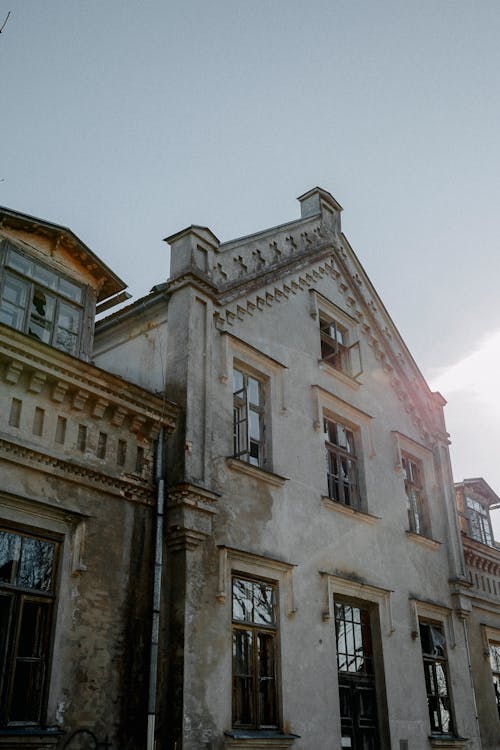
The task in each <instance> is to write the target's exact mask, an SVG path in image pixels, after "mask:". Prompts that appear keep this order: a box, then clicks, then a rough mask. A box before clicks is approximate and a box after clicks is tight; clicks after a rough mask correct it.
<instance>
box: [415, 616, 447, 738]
mask: <svg viewBox="0 0 500 750" xmlns="http://www.w3.org/2000/svg"><path fill="white" fill-rule="evenodd" d="M419 629H420V643H421V646H422V658H423V661H424V673H425V687H426V691H427V705H428V707H429V718H430V722H431V731H432V732H434V733H437V734H453V717H452V713H451V699H450V688H449V678H448V658H447V655H446V638H445V636H444V633H443V628H442V626H441V625H440V624H436V623H429V622H420V623H419Z"/></svg>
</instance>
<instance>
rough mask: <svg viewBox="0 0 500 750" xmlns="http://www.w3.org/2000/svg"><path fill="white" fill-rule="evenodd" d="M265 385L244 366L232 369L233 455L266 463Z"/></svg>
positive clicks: (257, 463) (258, 464)
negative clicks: (239, 368) (247, 371)
mask: <svg viewBox="0 0 500 750" xmlns="http://www.w3.org/2000/svg"><path fill="white" fill-rule="evenodd" d="M264 415H265V410H264V386H263V384H262V383H261V381H260V380H257V379H256V378H254V377H252V376H251V375H248V374H247V373H245V372H242V371H241V370H237V369H234V370H233V450H234V457H235V458H240V459H242V460H243V461H247V462H248V463H250V464H253V465H254V466H263V465H264V464H265V462H266V461H265V451H264V430H265V425H264Z"/></svg>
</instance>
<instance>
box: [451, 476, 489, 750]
mask: <svg viewBox="0 0 500 750" xmlns="http://www.w3.org/2000/svg"><path fill="white" fill-rule="evenodd" d="M455 489H456V498H457V509H458V515H459V519H460V536H461V539H462V544H463V549H464V555H465V563H466V566H467V568H466V569H467V578H468V584H465V586H464V591H463V601H464V602H465V603H466V606H467V604H468V607H467V610H466V617H467V621H468V632H469V640H470V659H471V667H472V677H473V681H474V690H475V696H476V702H477V714H478V720H479V726H480V729H481V740H482V747H483V748H484V750H493V748H497V747H498V746H499V744H500V719H499V717H500V548H499V546H498V545H497V544H496V543H495V539H494V536H493V529H492V525H491V517H490V511H491V510H492V509H494V508H498V507H500V498H499V497H498V496H497V495H496V494H495V493H494V492H493V490H492V489H491V487H490V486H489V485H488V483H487V482H486V481H485V480H484V479H482V478H475V479H464V480H463V481H462V482H459V483H457V484H456V485H455Z"/></svg>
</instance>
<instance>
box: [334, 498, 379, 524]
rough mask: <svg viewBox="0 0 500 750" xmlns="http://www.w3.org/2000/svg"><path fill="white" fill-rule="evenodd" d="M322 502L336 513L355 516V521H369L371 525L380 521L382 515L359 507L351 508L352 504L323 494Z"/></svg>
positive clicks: (350, 516)
mask: <svg viewBox="0 0 500 750" xmlns="http://www.w3.org/2000/svg"><path fill="white" fill-rule="evenodd" d="M321 503H322V505H323V507H324V508H326V509H327V510H332V511H335V512H336V513H340V514H341V515H343V516H348V517H349V518H353V519H354V520H355V521H361V522H362V523H367V524H369V525H370V526H373V525H374V524H376V523H377V521H380V516H374V515H372V514H371V513H366V512H365V511H363V510H358V509H357V508H351V506H350V505H344V504H343V503H338V502H336V501H335V500H332V499H331V497H327V496H326V495H323V496H322V497H321Z"/></svg>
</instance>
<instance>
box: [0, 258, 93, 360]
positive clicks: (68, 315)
mask: <svg viewBox="0 0 500 750" xmlns="http://www.w3.org/2000/svg"><path fill="white" fill-rule="evenodd" d="M5 248H6V249H5ZM2 263H3V266H4V268H3V274H2V278H1V279H0V322H1V323H5V324H6V325H8V326H11V327H12V328H16V329H17V330H18V331H23V332H24V333H27V334H28V335H29V336H32V337H33V338H35V339H38V340H39V341H43V342H44V343H46V344H51V345H52V346H54V347H56V348H57V349H62V350H63V351H66V352H68V353H69V354H74V355H77V354H78V353H79V349H80V335H81V328H82V318H83V288H82V287H81V286H79V285H78V284H75V283H73V282H72V281H70V280H69V279H66V278H65V277H63V276H61V275H60V274H58V273H56V272H55V271H53V270H52V269H49V268H47V267H46V266H45V265H43V264H42V263H38V262H37V261H35V260H31V259H30V258H28V257H27V256H25V255H24V254H22V253H20V252H18V251H17V250H15V249H14V248H13V247H12V246H11V245H8V244H7V243H4V251H3V258H0V264H2Z"/></svg>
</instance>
